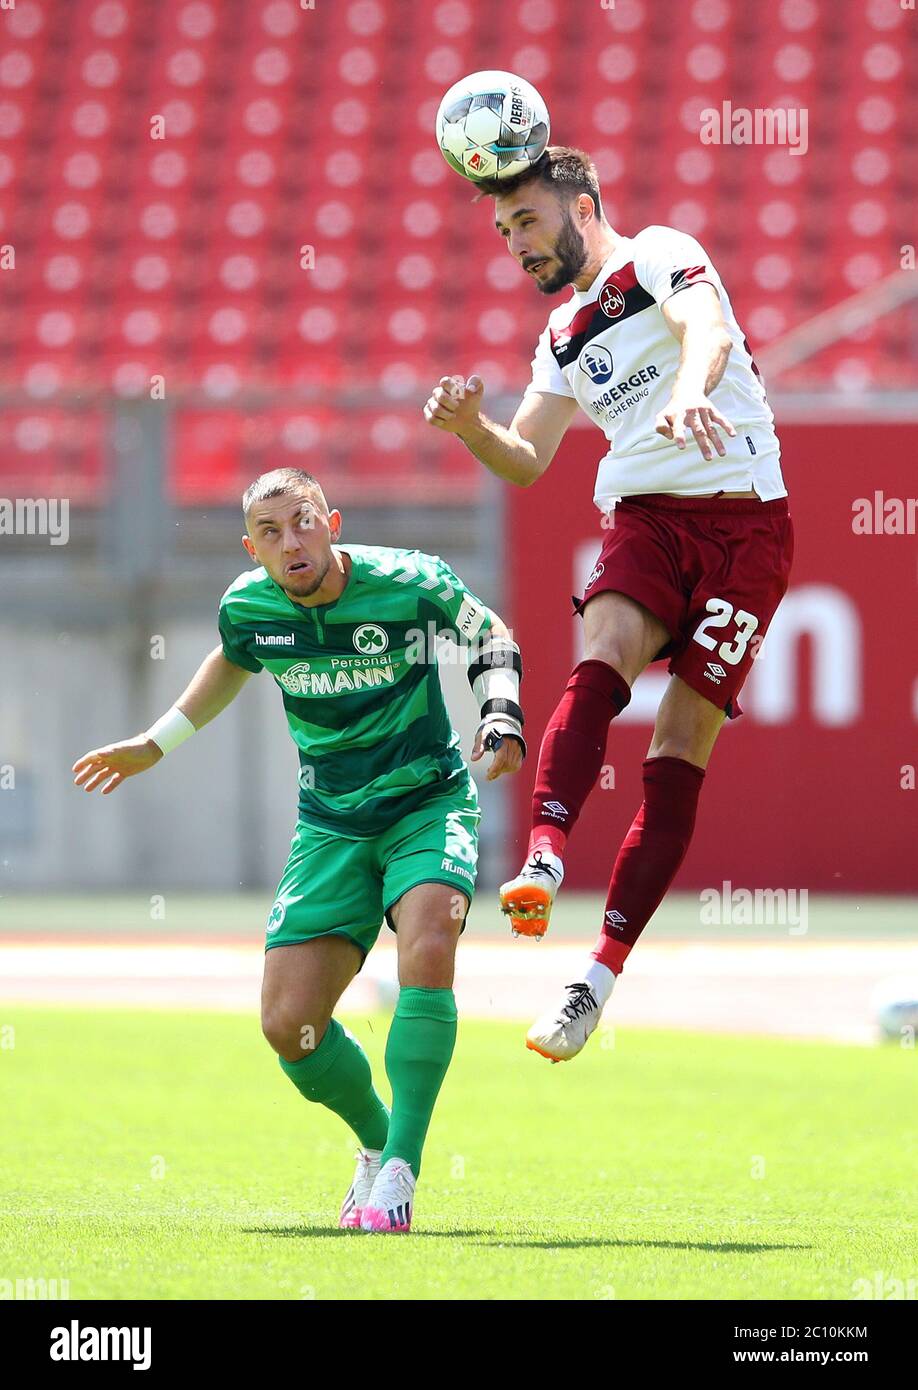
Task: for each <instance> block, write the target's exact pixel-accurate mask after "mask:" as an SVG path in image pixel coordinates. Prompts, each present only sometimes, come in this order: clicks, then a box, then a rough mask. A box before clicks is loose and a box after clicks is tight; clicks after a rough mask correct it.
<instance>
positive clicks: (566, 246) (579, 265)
mask: <svg viewBox="0 0 918 1390" xmlns="http://www.w3.org/2000/svg"><path fill="white" fill-rule="evenodd" d="M552 255H553V256H554V257H555V258H556V259H557V260H558V261H559V262H560V264H559V266H558V269H557V270H556V271H555V273H554V275H550V276H549V277H548V279H547V280H536V287H537V288H538V290H539V293H540V294H557V292H558V290H563V289H564V287H565V285H569V284H571V283H572V281H574V280H576V278H577V276H578V275H579V274H580V272H581V271H582V270H583V267H584V266H585V265H586V262H587V250H586V245H585V244H584V240H583V237H582V236H581V235H580V233H579V232H578V231H577V228H576V227H575V226H574V219H573V218H572V217H571V215H570V213H569V212H568V211H567V210H566V209H565V212H564V215H563V220H562V223H561V231H560V232H559V233H558V240H557V241H556V242H555V245H554V250H553V251H552Z"/></svg>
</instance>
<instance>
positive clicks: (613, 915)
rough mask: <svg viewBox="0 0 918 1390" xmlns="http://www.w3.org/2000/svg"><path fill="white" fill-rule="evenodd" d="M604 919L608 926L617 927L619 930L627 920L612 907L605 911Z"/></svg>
mask: <svg viewBox="0 0 918 1390" xmlns="http://www.w3.org/2000/svg"><path fill="white" fill-rule="evenodd" d="M606 921H607V922H608V923H609V926H610V927H617V928H618V929H619V931H621V929H622V927H623V926H624V924H625V923H626V922H627V921H628V918H627V917H623V916H622V914H621V913H620V912H619V911H618V909H617V908H614V907H613V908H610V910H609V911H608V912H607V913H606Z"/></svg>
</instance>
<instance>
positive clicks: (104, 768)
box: [72, 737, 163, 796]
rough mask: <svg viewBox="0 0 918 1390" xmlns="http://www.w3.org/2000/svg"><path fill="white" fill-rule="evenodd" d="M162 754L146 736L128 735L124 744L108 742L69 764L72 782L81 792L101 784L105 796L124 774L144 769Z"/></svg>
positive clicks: (93, 789)
mask: <svg viewBox="0 0 918 1390" xmlns="http://www.w3.org/2000/svg"><path fill="white" fill-rule="evenodd" d="M162 756H163V751H162V749H161V748H158V747H157V746H156V744H155V743H152V742H151V741H150V739H148V738H143V737H138V738H129V739H126V740H125V741H124V743H110V744H109V745H108V747H107V748H94V749H93V750H92V752H91V753H84V754H83V756H82V758H77V760H76V762H75V763H74V764H73V769H72V770H73V772H74V773H75V776H74V779H73V780H74V783H75V784H76V786H78V787H82V788H83V790H84V792H92V791H95V789H96V787H98V786H99V785H100V784H101V783H103V782H104V783H105V785H104V786H103V787H102V795H103V796H107V795H108V793H109V792H113V791H114V790H115V788H116V787H120V786H121V783H122V782H123V781H124V779H125V778H126V777H134V776H135V775H136V774H137V773H138V772H146V770H147V768H150V767H153V765H154V764H155V763H158V762H159V760H160V758H161V757H162Z"/></svg>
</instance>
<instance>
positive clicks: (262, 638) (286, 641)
mask: <svg viewBox="0 0 918 1390" xmlns="http://www.w3.org/2000/svg"><path fill="white" fill-rule="evenodd" d="M295 640H296V639H295V634H294V633H292V632H284V633H279V632H268V633H264V632H256V634H255V645H256V647H292V646H293V643H294V641H295Z"/></svg>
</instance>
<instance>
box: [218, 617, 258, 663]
mask: <svg viewBox="0 0 918 1390" xmlns="http://www.w3.org/2000/svg"><path fill="white" fill-rule="evenodd" d="M217 627H218V628H219V630H220V638H221V641H222V642H223V655H224V656H225V657H226V659H227V661H231V662H232V663H233V665H234V666H241V667H242V669H243V670H244V671H252V672H253V673H254V674H256V675H257V673H258V672H259V671H260V670H261V669H262V665H261V662H260V661H257V660H256V658H255V657H253V656H250V655H249V653H248V652H247V651H246V649H245V647H244V646H243V645H242V643H241V642H240V640H239V635H238V633H237V632H236V630H235V629H234V627H233V624H232V622H231V621H230V616H229V613H228V612H227V608H226V604H225V603H221V605H220V616H219V617H218V619H217Z"/></svg>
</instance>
